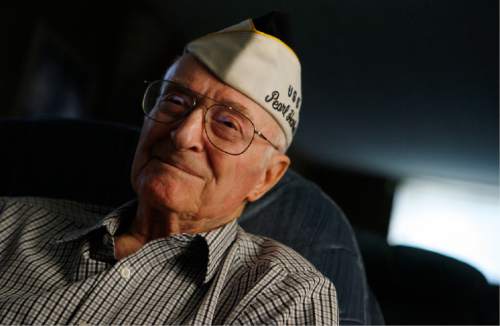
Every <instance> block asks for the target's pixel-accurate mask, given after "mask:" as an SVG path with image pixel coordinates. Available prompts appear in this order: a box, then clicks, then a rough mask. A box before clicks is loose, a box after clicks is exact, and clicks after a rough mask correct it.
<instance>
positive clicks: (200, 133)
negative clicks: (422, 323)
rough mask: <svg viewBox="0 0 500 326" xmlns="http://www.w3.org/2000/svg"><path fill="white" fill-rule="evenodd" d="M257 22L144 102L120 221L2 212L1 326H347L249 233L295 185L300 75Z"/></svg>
mask: <svg viewBox="0 0 500 326" xmlns="http://www.w3.org/2000/svg"><path fill="white" fill-rule="evenodd" d="M263 22H264V21H262V20H256V21H252V20H246V21H243V22H242V23H240V24H237V25H235V26H232V27H230V28H228V29H225V30H222V31H220V32H217V33H213V34H209V35H207V36H204V37H202V38H200V39H197V40H194V41H192V42H191V43H189V44H188V45H187V46H186V51H185V53H184V54H183V55H182V56H181V57H180V58H178V59H177V60H176V61H175V63H174V64H173V65H172V66H171V67H170V68H169V69H168V70H167V72H166V74H165V76H164V78H163V80H162V81H157V82H153V83H151V84H150V85H149V86H148V88H147V91H146V93H145V96H144V100H143V108H144V112H145V115H146V119H145V120H144V125H143V128H142V132H141V138H140V141H139V144H138V146H137V151H136V154H135V157H134V163H133V166H132V173H131V181H132V185H133V188H134V190H135V191H136V193H137V200H136V201H133V202H129V203H126V204H125V205H123V206H121V207H120V208H118V209H115V210H112V211H111V212H109V210H107V209H105V208H103V207H97V206H92V205H89V204H80V203H75V202H70V201H61V200H52V199H42V198H15V199H14V198H5V199H1V200H0V221H1V228H0V261H1V263H2V264H1V265H0V285H1V288H0V323H1V324H34V323H36V324H74V323H80V324H103V323H104V324H111V323H112V324H233V323H234V324H276V323H278V324H328V325H331V324H337V323H338V309H337V301H336V300H337V299H336V292H335V288H334V286H333V284H332V283H331V282H330V281H329V280H328V279H326V278H325V277H324V276H322V275H321V274H320V273H319V272H318V271H317V270H316V269H315V268H314V267H313V266H312V265H311V264H310V263H308V262H307V261H306V260H305V259H304V258H302V257H301V256H300V255H299V254H297V253H296V252H294V251H293V250H291V249H290V248H287V247H286V246H284V245H281V244H279V243H277V242H275V241H273V240H271V239H267V238H263V237H258V236H254V235H251V234H248V233H245V231H243V230H242V229H241V228H240V227H239V226H238V224H237V218H238V217H239V216H240V215H241V213H242V211H243V209H244V207H245V204H246V203H247V202H252V201H256V200H258V199H259V198H260V197H262V196H263V195H264V194H265V193H266V192H267V191H269V190H270V189H271V188H272V187H273V186H274V185H275V184H276V183H277V182H278V181H279V179H280V178H281V177H282V176H283V174H284V173H285V171H286V170H287V168H288V166H289V164H290V160H289V158H288V157H287V156H286V154H285V151H286V148H288V146H289V145H290V143H291V141H292V138H293V134H294V132H295V130H296V127H297V121H298V111H299V109H300V101H301V96H300V64H299V61H298V59H297V57H296V55H295V53H294V52H293V51H292V50H291V49H290V48H289V47H288V46H287V45H286V44H285V43H283V42H282V41H281V40H279V39H278V38H276V37H274V36H272V35H269V34H267V33H265V32H263V31H262V30H259V26H260V25H262V23H263Z"/></svg>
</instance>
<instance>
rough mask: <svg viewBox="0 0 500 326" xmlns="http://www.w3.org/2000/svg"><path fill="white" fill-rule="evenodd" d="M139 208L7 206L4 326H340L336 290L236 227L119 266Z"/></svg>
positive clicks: (1, 290) (297, 260) (0, 286)
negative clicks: (119, 236)
mask: <svg viewBox="0 0 500 326" xmlns="http://www.w3.org/2000/svg"><path fill="white" fill-rule="evenodd" d="M135 205H136V204H135V203H128V204H126V205H124V206H122V207H120V208H118V209H115V210H112V211H111V212H110V209H108V208H104V207H100V206H95V205H90V204H81V203H76V202H72V201H65V200H55V199H46V198H29V197H23V198H19V197H18V198H0V324H35V323H36V324H76V323H80V324H203V325H204V324H293V325H303V324H324V325H334V324H338V308H337V300H336V292H335V288H334V286H333V284H332V283H331V282H330V281H329V280H328V279H327V278H325V277H324V276H322V275H321V274H320V273H319V272H318V271H317V270H316V269H315V268H314V267H313V266H312V265H311V264H310V263H308V262H307V261H306V260H305V259H304V258H302V257H301V256H300V255H299V254H297V253H296V252H295V251H293V250H291V249H290V248H288V247H286V246H284V245H282V244H280V243H278V242H276V241H273V240H271V239H268V238H264V237H258V236H255V235H251V234H248V233H246V232H244V231H243V230H242V229H241V227H239V226H238V224H237V223H236V222H232V223H229V224H226V225H224V226H223V227H220V228H218V229H215V230H212V231H210V232H206V233H201V234H196V235H188V234H182V235H175V236H170V237H167V238H162V239H157V240H153V241H150V242H148V243H147V244H146V245H144V246H143V247H142V248H141V249H140V250H139V251H137V252H136V253H134V254H132V255H130V256H127V257H126V258H123V259H121V260H119V261H117V260H116V259H115V258H114V245H113V235H115V233H116V232H117V230H118V228H119V226H120V222H121V223H123V224H122V225H127V224H128V223H129V222H130V219H131V218H133V216H134V214H135Z"/></svg>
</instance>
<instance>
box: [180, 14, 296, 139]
mask: <svg viewBox="0 0 500 326" xmlns="http://www.w3.org/2000/svg"><path fill="white" fill-rule="evenodd" d="M269 16H271V15H266V16H264V17H261V18H258V19H254V20H252V19H247V20H244V21H242V22H241V23H239V24H236V25H233V26H231V27H228V28H225V29H223V30H221V31H218V32H215V33H210V34H208V35H205V36H203V37H200V38H198V39H195V40H193V41H191V42H190V43H188V44H187V45H186V48H185V50H186V51H187V52H189V53H191V54H193V55H194V56H195V57H196V58H197V59H198V60H200V61H201V62H202V63H203V64H204V65H205V66H207V67H208V69H209V70H211V72H212V73H213V74H215V75H216V76H217V77H218V78H219V79H221V80H222V81H223V82H225V83H226V84H228V85H229V86H231V87H233V88H234V89H236V90H238V91H240V92H242V93H243V94H245V95H246V96H248V97H249V98H251V99H252V100H254V101H255V102H256V103H258V104H260V105H261V106H262V107H263V108H264V109H265V110H266V111H267V112H269V114H271V116H272V117H273V118H274V119H275V120H276V121H277V122H278V125H279V126H280V127H281V129H282V130H283V132H284V134H285V138H286V147H287V148H288V147H289V146H290V144H291V142H292V139H293V136H294V134H295V132H296V130H297V126H298V124H299V111H300V106H301V104H302V90H301V79H300V61H299V59H298V57H297V55H296V54H295V52H294V51H293V50H292V49H291V48H290V47H289V46H288V45H287V44H286V43H285V42H283V41H282V40H281V39H280V38H278V37H276V36H274V35H271V34H269V33H267V31H266V32H263V31H262V29H266V28H260V29H259V26H260V25H262V26H265V24H266V22H265V20H266V19H267V18H268V17H269ZM271 18H272V17H271Z"/></svg>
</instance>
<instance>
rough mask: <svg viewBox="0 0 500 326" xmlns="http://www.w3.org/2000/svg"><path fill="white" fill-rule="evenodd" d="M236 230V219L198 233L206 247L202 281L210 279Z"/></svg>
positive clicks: (205, 281) (220, 262)
mask: <svg viewBox="0 0 500 326" xmlns="http://www.w3.org/2000/svg"><path fill="white" fill-rule="evenodd" d="M237 230H238V223H237V222H236V219H235V220H233V221H231V222H229V223H227V224H225V225H223V226H221V227H219V228H217V229H214V230H211V231H209V232H204V233H200V236H201V237H202V238H203V239H204V240H205V243H206V245H207V248H208V257H207V270H206V272H205V279H204V283H207V282H208V281H210V280H211V279H212V277H213V276H214V275H215V273H216V272H217V271H218V269H219V266H221V265H222V262H223V260H224V257H225V254H226V252H227V250H228V249H229V247H230V246H231V245H232V244H233V242H234V240H235V238H236V234H237Z"/></svg>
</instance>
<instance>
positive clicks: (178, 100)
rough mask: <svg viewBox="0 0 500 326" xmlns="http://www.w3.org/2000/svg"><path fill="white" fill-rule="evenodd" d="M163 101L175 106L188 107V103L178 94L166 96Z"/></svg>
mask: <svg viewBox="0 0 500 326" xmlns="http://www.w3.org/2000/svg"><path fill="white" fill-rule="evenodd" d="M163 101H166V102H169V103H172V104H175V105H181V106H188V105H189V104H188V102H187V100H186V98H185V97H184V96H182V95H178V94H166V95H165V96H164V98H163Z"/></svg>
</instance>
